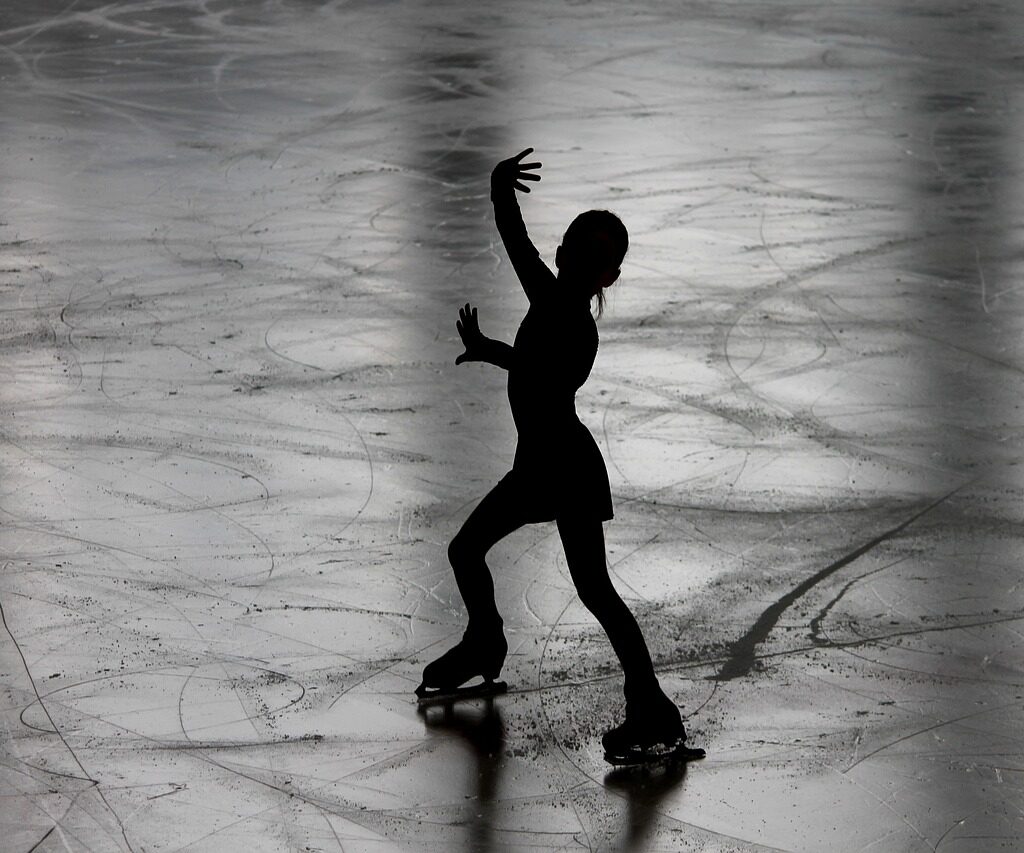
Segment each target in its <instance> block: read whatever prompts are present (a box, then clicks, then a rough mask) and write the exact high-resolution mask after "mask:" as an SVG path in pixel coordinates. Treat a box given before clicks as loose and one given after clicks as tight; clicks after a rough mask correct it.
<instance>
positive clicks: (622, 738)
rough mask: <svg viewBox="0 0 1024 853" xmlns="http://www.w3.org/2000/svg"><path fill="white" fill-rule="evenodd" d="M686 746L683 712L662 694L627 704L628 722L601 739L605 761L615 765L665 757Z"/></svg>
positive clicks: (606, 733) (659, 692)
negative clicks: (681, 713) (644, 700)
mask: <svg viewBox="0 0 1024 853" xmlns="http://www.w3.org/2000/svg"><path fill="white" fill-rule="evenodd" d="M685 742H686V729H685V728H684V727H683V720H682V717H681V715H680V713H679V709H678V708H677V707H676V706H675V703H674V702H672V700H671V699H669V698H668V697H667V696H665V694H664V693H661V691H660V690H659V691H658V694H656V695H652V696H651V697H650V699H649V700H648V701H646V702H641V701H632V702H627V703H626V720H625V722H623V723H622V724H621V725H619V726H616V727H615V728H614V729H612V730H611V731H608V732H605V734H604V736H603V737H602V738H601V744H602V746H604V751H605V758H606V759H607V760H608V761H609V762H611V763H612V764H631V763H637V762H638V761H645V760H652V759H657V758H659V757H664V756H666V755H668V754H671V753H674V752H678V751H679V750H680V749H681V748H682V747H683V744H684V743H685ZM693 757H696V756H693Z"/></svg>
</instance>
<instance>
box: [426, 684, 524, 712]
mask: <svg viewBox="0 0 1024 853" xmlns="http://www.w3.org/2000/svg"><path fill="white" fill-rule="evenodd" d="M507 692H508V685H507V684H506V683H505V682H504V681H485V682H483V683H481V684H473V685H470V686H469V687H453V688H431V687H427V686H426V685H423V684H421V685H420V686H419V687H417V688H416V701H417V702H418V703H419V706H420V707H421V708H423V707H425V706H427V705H450V704H452V703H453V702H459V701H461V700H463V699H479V698H481V697H488V696H498V695H500V694H502V693H507Z"/></svg>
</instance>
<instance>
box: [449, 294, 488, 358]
mask: <svg viewBox="0 0 1024 853" xmlns="http://www.w3.org/2000/svg"><path fill="white" fill-rule="evenodd" d="M455 328H456V329H458V330H459V335H460V336H461V337H462V343H463V344H464V345H465V347H466V351H465V352H464V353H463V354H462V355H460V356H459V357H458V358H456V359H455V363H456V364H462V362H464V361H485V360H486V359H485V357H484V356H485V353H484V348H485V344H486V342H487V338H486V337H485V336H484V334H483V332H481V331H480V322H479V321H478V320H477V318H476V308H472V307H471V306H470V304H469V303H468V302H467V303H466V307H465V308H460V309H459V319H458V320H457V321H456V323H455Z"/></svg>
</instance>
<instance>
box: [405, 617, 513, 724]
mask: <svg viewBox="0 0 1024 853" xmlns="http://www.w3.org/2000/svg"><path fill="white" fill-rule="evenodd" d="M507 652H508V643H507V642H506V640H505V637H504V635H503V634H502V633H501V632H500V631H499V632H497V633H496V634H493V635H488V636H487V637H484V638H482V637H480V636H474V635H471V634H470V632H469V631H467V632H466V633H465V634H464V635H463V637H462V639H461V640H460V641H459V643H458V645H456V646H455V647H454V648H452V649H449V650H448V651H447V652H445V653H444V654H443V655H441V657H439V658H438V659H437V660H435V661H433V662H431V663H429V664H427V666H426V668H425V669H424V670H423V681H422V682H421V683H420V686H419V687H417V688H416V696H417V698H418V701H419V704H420V706H424V705H435V704H441V703H450V702H455V701H458V700H459V699H472V698H476V697H481V696H496V695H498V694H501V693H504V692H505V691H507V690H508V685H507V684H506V683H505V682H504V681H495V679H496V678H497V677H498V674H499V673H500V672H501V665H502V664H503V663H504V662H505V655H506V653H507ZM478 677H479V678H481V679H483V680H482V681H481V682H479V683H475V684H467V683H466V682H468V681H472V680H473V679H475V678H478Z"/></svg>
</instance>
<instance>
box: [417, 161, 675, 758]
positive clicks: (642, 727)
mask: <svg viewBox="0 0 1024 853" xmlns="http://www.w3.org/2000/svg"><path fill="white" fill-rule="evenodd" d="M532 151H533V149H532V148H527V149H526V150H525V151H522V152H520V153H519V154H517V155H516V156H515V157H511V158H509V159H508V160H503V161H502V162H500V163H499V164H498V165H497V166H496V167H495V168H494V171H493V172H492V173H491V202H492V203H493V205H494V218H495V222H496V224H497V226H498V233H499V234H500V235H501V239H502V242H503V243H504V245H505V250H506V252H507V253H508V256H509V259H510V260H511V262H512V267H513V269H514V270H515V272H516V275H517V276H518V277H519V281H520V282H521V283H522V286H523V289H524V290H525V291H526V296H527V298H528V299H529V300H530V307H529V310H528V311H527V313H526V317H525V318H524V319H523V321H522V324H521V325H520V326H519V331H518V332H517V333H516V338H515V343H514V344H513V345H512V346H509V345H508V344H506V343H503V342H502V341H496V340H493V339H491V338H488V337H486V336H485V335H484V334H483V333H482V332H481V331H480V326H479V323H478V320H477V311H476V309H475V308H473V307H472V306H471V305H470V304H469V303H467V304H466V305H465V307H463V308H462V309H461V310H460V311H459V321H458V323H457V324H456V326H457V328H458V330H459V334H460V335H461V336H462V341H463V343H464V344H465V347H466V351H465V352H464V353H462V355H460V356H459V357H458V358H457V359H456V364H462V363H463V362H465V361H485V362H489V363H491V364H494V365H497V366H498V367H502V368H504V369H505V370H507V371H508V399H509V404H510V405H511V408H512V417H513V420H514V421H515V425H516V431H517V432H518V443H517V445H516V453H515V459H514V461H513V464H512V470H511V471H510V472H509V473H508V474H506V475H505V476H504V477H503V478H502V479H501V481H500V482H499V483H498V484H497V485H496V486H495V487H494V488H493V489H492V490H491V491H490V492H489V493H488V494H487V495H486V496H485V497H484V498H483V500H481V501H480V504H479V505H478V506H477V507H476V509H475V510H474V511H473V512H472V514H471V515H470V516H469V518H468V519H467V520H466V523H465V524H464V525H463V527H462V529H461V530H460V531H459V532H458V534H457V535H456V536H455V538H454V539H453V540H452V542H451V545H450V546H449V548H448V557H449V560H450V561H451V564H452V568H453V569H454V571H455V579H456V582H457V583H458V586H459V592H460V593H461V594H462V599H463V601H464V602H465V604H466V610H467V611H468V613H469V626H468V627H467V629H466V632H465V635H464V636H463V638H462V640H461V642H460V643H459V644H458V645H456V646H455V648H453V649H451V650H450V651H449V652H447V653H446V654H445V655H443V656H442V657H441V658H439V659H438V660H436V661H434V662H433V663H431V664H429V665H428V666H427V667H426V669H425V670H424V672H423V683H422V684H421V685H420V686H419V688H417V691H416V692H417V694H418V695H419V696H420V697H421V700H423V699H428V700H434V701H436V700H437V699H438V698H441V699H444V698H458V697H459V696H461V695H465V691H466V690H467V689H469V690H472V691H473V695H480V694H481V692H489V691H498V690H499V689H500V688H501V687H503V686H504V685H502V684H501V683H500V682H495V681H494V679H495V678H496V677H497V676H498V673H499V672H500V671H501V666H502V664H503V663H504V660H505V654H506V652H507V650H508V646H507V643H506V642H505V638H504V635H503V633H502V625H503V623H502V619H501V616H500V614H499V613H498V610H497V607H496V605H495V601H494V585H493V581H492V579H491V574H490V571H489V570H488V568H487V564H486V562H485V561H484V557H485V555H486V554H487V552H488V550H490V548H491V547H492V546H493V545H494V544H495V543H496V542H498V541H499V540H500V539H503V538H504V537H505V536H507V535H508V534H509V533H511V532H512V531H514V530H516V529H518V528H519V527H522V526H523V525H524V524H529V523H535V522H542V521H554V522H556V524H557V525H558V533H559V535H560V536H561V539H562V546H563V547H564V549H565V557H566V562H567V563H568V566H569V572H570V574H571V576H572V580H573V583H574V584H575V585H576V590H577V592H578V594H579V597H580V601H582V602H583V604H584V605H585V606H586V607H587V609H589V610H590V612H591V613H593V614H594V616H595V617H597V620H598V621H599V622H600V623H601V627H603V628H604V630H605V632H606V633H607V634H608V639H609V640H610V641H611V644H612V647H613V648H614V650H615V653H616V655H617V656H618V658H619V662H620V663H621V665H622V669H623V672H624V674H625V696H626V719H625V722H624V723H623V724H622V725H620V726H618V727H616V728H614V729H612V730H611V731H609V732H607V733H606V734H605V735H604V737H603V744H604V747H605V751H606V755H605V757H606V759H608V760H609V761H611V762H613V763H627V762H628V763H632V762H636V761H644V760H647V759H649V758H652V757H655V756H658V757H661V756H664V754H665V753H666V752H675V751H676V750H677V748H678V747H679V746H680V745H681V744H682V742H683V741H684V740H685V739H686V734H685V731H684V729H683V724H682V720H681V718H680V715H679V709H678V708H676V706H675V704H674V703H673V702H672V701H671V700H670V699H669V698H668V697H667V696H666V695H665V694H664V692H663V691H662V689H661V686H660V685H659V684H658V679H657V677H656V676H655V674H654V667H653V665H652V663H651V656H650V653H649V652H648V650H647V645H646V643H645V642H644V638H643V635H642V634H641V632H640V627H639V626H638V625H637V622H636V619H635V618H634V617H633V614H632V613H631V612H630V611H629V608H627V607H626V605H625V603H624V602H623V601H622V599H621V598H620V597H619V595H618V593H617V592H616V591H615V588H614V587H613V586H612V583H611V580H610V578H609V577H608V568H607V564H606V562H605V550H604V530H603V528H602V524H601V523H602V522H603V521H607V520H608V519H610V518H611V517H612V499H611V489H610V488H609V485H608V473H607V471H606V470H605V465H604V460H603V459H602V457H601V451H600V449H599V448H598V446H597V443H596V442H595V441H594V438H593V436H592V435H591V434H590V432H589V430H588V429H587V428H586V427H585V426H584V425H583V423H582V422H581V421H580V420H579V418H578V417H577V415H576V405H575V395H576V391H577V390H578V389H579V388H580V386H581V385H583V383H584V382H585V381H586V379H587V377H588V376H589V375H590V370H591V367H592V366H593V364H594V358H595V356H596V355H597V346H598V334H597V324H596V322H595V321H594V317H593V315H592V314H591V310H590V305H591V302H592V300H594V299H595V298H596V299H597V301H598V316H600V313H601V310H602V309H603V306H604V291H605V290H606V289H607V288H608V287H611V286H612V284H614V283H615V281H616V280H617V279H618V277H619V265H620V264H621V262H622V259H623V257H624V256H625V254H626V250H627V248H628V245H629V238H628V235H627V233H626V229H625V226H624V225H623V224H622V222H621V221H620V220H619V219H618V217H616V216H615V215H614V214H613V213H610V212H609V211H606V210H589V211H587V212H586V213H582V214H580V215H579V216H578V217H576V219H575V220H573V222H572V223H571V224H570V225H569V228H568V229H567V230H566V232H565V235H564V236H563V238H562V245H560V246H559V247H558V251H557V252H556V254H555V266H556V267H557V268H558V275H557V277H556V276H555V275H553V274H552V272H551V271H550V270H549V269H548V267H547V266H546V265H545V264H544V262H543V261H542V260H541V258H540V255H539V254H538V252H537V249H536V248H535V247H534V245H533V243H532V242H531V241H530V238H529V235H528V234H527V232H526V226H525V225H524V223H523V217H522V214H521V212H520V210H519V204H518V202H517V201H516V190H521V191H522V192H529V191H530V189H529V187H528V186H527V185H526V184H525V183H524V181H539V180H540V175H538V174H536V170H537V169H539V168H540V166H541V164H540V163H523V162H522V160H523V158H524V157H525V156H526V155H527V154H529V153H531V152H532ZM477 676H481V677H482V678H483V679H484V684H483V686H482V687H475V688H464V687H462V686H461V685H463V684H465V683H466V682H467V681H469V680H471V679H473V678H475V677H477ZM659 744H660V745H661V749H656V748H655V747H657V746H658V745H659Z"/></svg>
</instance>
